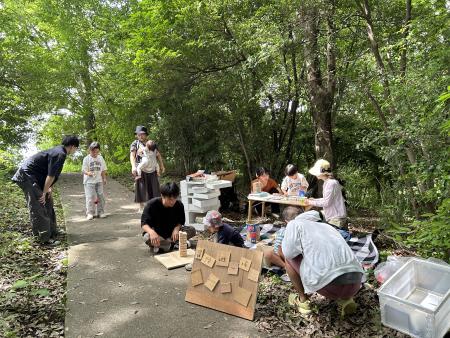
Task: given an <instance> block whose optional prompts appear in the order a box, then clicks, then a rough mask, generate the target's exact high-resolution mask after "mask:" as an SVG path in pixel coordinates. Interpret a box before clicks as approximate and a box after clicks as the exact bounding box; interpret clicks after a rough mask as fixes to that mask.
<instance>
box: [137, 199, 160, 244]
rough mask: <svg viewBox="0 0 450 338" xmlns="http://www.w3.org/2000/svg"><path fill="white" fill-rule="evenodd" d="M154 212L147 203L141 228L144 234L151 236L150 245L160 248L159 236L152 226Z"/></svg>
mask: <svg viewBox="0 0 450 338" xmlns="http://www.w3.org/2000/svg"><path fill="white" fill-rule="evenodd" d="M152 212H154V211H152V206H151V205H150V204H148V203H147V204H146V205H145V207H144V211H143V212H142V216H141V227H142V230H143V231H144V232H146V233H148V234H149V235H150V243H151V244H152V245H153V246H156V247H159V245H160V240H159V234H158V233H157V232H156V231H155V229H153V227H152V226H151V224H152V223H153V219H152Z"/></svg>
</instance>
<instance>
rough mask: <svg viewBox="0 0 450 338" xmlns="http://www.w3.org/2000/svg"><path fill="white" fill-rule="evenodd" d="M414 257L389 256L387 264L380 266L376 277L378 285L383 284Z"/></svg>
mask: <svg viewBox="0 0 450 338" xmlns="http://www.w3.org/2000/svg"><path fill="white" fill-rule="evenodd" d="M411 258H412V257H402V256H388V258H387V260H386V262H383V263H380V264H378V266H377V267H376V268H375V270H374V275H375V278H376V280H377V281H378V283H380V284H383V283H384V282H386V281H387V280H388V279H389V278H391V276H392V275H393V274H394V273H395V272H397V271H398V269H400V268H401V267H402V266H403V265H404V264H405V263H406V262H407V261H409V260H410V259H411Z"/></svg>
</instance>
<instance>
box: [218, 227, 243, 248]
mask: <svg viewBox="0 0 450 338" xmlns="http://www.w3.org/2000/svg"><path fill="white" fill-rule="evenodd" d="M217 235H218V242H219V243H220V244H226V245H230V244H232V245H234V246H237V247H240V248H242V247H243V246H244V239H243V238H242V236H241V234H240V233H239V230H238V229H235V228H233V227H232V226H231V225H229V224H226V223H223V224H222V226H221V227H220V229H219V232H218V234H217Z"/></svg>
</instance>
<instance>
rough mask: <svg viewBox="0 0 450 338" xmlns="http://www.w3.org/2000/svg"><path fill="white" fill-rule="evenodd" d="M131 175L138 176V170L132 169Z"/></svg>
mask: <svg viewBox="0 0 450 338" xmlns="http://www.w3.org/2000/svg"><path fill="white" fill-rule="evenodd" d="M131 175H133V176H137V170H136V168H132V169H131Z"/></svg>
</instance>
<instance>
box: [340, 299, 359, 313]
mask: <svg viewBox="0 0 450 338" xmlns="http://www.w3.org/2000/svg"><path fill="white" fill-rule="evenodd" d="M336 302H337V304H338V311H339V313H340V315H341V317H342V318H343V317H345V316H347V315H351V314H354V313H355V312H356V309H357V308H358V304H356V303H355V301H354V300H353V298H350V299H338V300H337V301H336Z"/></svg>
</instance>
